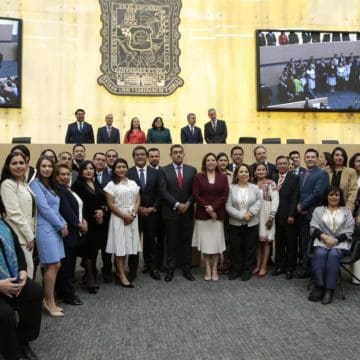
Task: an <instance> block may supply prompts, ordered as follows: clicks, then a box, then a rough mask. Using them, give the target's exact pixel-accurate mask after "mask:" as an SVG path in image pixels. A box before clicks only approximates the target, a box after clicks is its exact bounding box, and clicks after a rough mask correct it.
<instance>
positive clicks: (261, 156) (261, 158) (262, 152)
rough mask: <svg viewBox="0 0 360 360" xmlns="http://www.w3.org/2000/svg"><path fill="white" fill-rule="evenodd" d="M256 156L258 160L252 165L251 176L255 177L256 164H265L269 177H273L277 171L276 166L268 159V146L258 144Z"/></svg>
mask: <svg viewBox="0 0 360 360" xmlns="http://www.w3.org/2000/svg"><path fill="white" fill-rule="evenodd" d="M254 156H255V160H256V162H255V163H254V164H252V165H251V166H250V170H251V177H252V178H253V177H254V173H255V166H256V164H265V166H266V169H267V172H268V175H269V179H272V178H273V177H274V175H275V174H276V173H277V170H276V166H275V165H274V164H272V163H270V162H268V161H267V151H266V147H265V146H263V145H258V146H256V147H255V149H254Z"/></svg>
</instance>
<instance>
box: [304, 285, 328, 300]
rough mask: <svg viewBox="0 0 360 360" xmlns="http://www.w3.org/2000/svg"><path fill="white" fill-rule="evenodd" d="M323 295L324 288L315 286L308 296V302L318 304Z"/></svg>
mask: <svg viewBox="0 0 360 360" xmlns="http://www.w3.org/2000/svg"><path fill="white" fill-rule="evenodd" d="M323 295H324V288H322V287H318V286H315V287H314V288H313V290H312V291H311V293H310V294H309V297H308V300H309V301H314V302H318V301H320V300H321V299H322V297H323Z"/></svg>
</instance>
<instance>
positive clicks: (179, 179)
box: [177, 166, 183, 189]
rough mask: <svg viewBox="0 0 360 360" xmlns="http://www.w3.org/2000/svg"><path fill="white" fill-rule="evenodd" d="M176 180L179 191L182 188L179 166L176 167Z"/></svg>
mask: <svg viewBox="0 0 360 360" xmlns="http://www.w3.org/2000/svg"><path fill="white" fill-rule="evenodd" d="M177 180H178V184H179V188H180V189H181V188H182V186H183V176H182V173H181V166H178V167H177Z"/></svg>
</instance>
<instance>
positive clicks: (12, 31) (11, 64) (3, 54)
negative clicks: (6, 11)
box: [0, 17, 22, 108]
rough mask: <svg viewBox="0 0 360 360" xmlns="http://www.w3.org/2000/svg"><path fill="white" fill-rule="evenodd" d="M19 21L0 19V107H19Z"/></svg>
mask: <svg viewBox="0 0 360 360" xmlns="http://www.w3.org/2000/svg"><path fill="white" fill-rule="evenodd" d="M21 37H22V21H21V20H20V19H13V18H4V17H0V107H16V108H19V107H21V40H22V39H21Z"/></svg>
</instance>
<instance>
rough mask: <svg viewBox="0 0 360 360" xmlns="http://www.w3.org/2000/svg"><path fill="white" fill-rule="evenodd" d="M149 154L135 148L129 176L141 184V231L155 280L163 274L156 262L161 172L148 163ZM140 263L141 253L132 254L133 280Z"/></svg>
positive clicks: (144, 254) (145, 251)
mask: <svg viewBox="0 0 360 360" xmlns="http://www.w3.org/2000/svg"><path fill="white" fill-rule="evenodd" d="M147 156H148V153H147V150H146V148H145V147H144V146H142V145H139V146H136V147H135V148H134V150H133V152H132V157H133V159H134V163H135V166H133V167H131V168H130V169H129V170H128V178H129V179H131V180H134V181H135V182H136V183H137V184H138V185H139V186H140V199H141V200H140V207H139V230H140V233H143V240H144V252H143V256H144V263H145V266H146V267H147V269H148V271H149V274H150V276H151V277H152V278H153V279H154V280H160V279H161V276H160V272H159V270H158V268H157V262H156V254H157V238H156V231H157V223H158V217H159V216H160V212H159V210H160V196H159V172H158V170H155V169H153V168H152V167H150V166H147V165H146V162H147ZM138 264H139V255H130V256H129V276H128V279H132V280H133V279H134V278H135V277H136V271H137V268H138ZM129 281H131V280H129Z"/></svg>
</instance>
